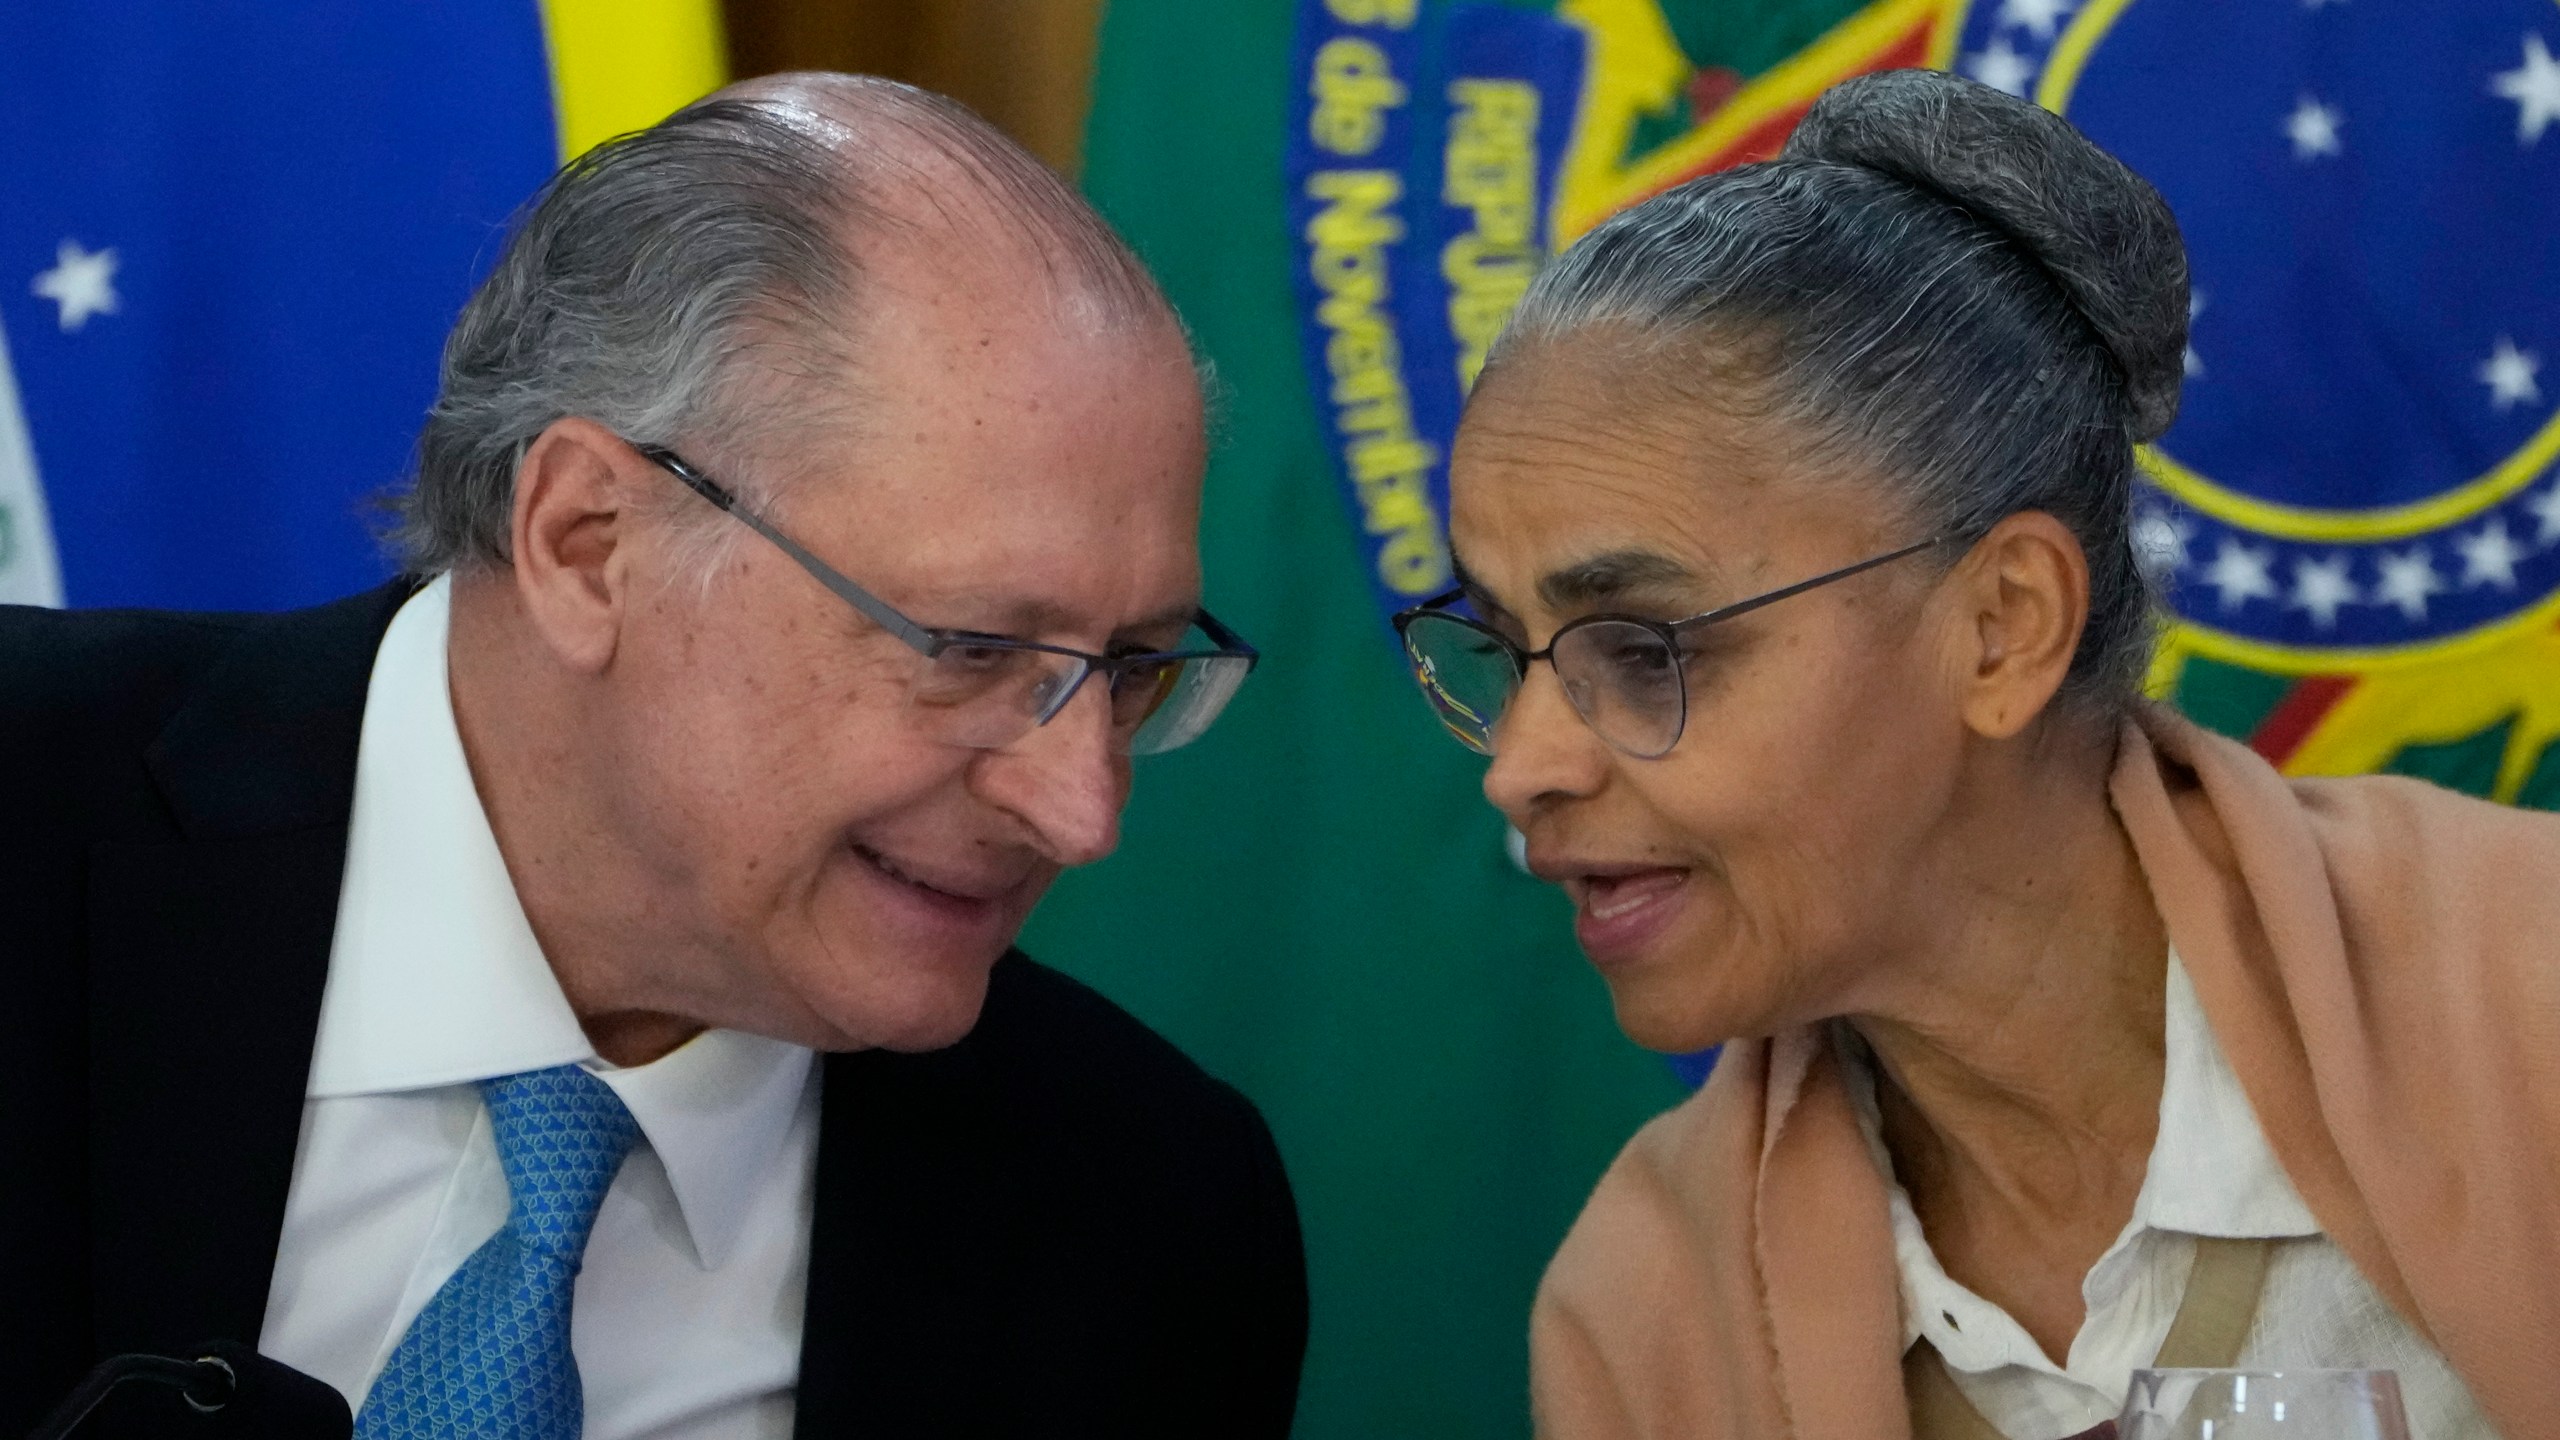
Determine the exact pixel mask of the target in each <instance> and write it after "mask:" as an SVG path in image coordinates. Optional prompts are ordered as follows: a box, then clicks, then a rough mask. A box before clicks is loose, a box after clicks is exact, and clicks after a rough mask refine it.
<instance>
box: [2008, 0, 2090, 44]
mask: <svg viewBox="0 0 2560 1440" xmlns="http://www.w3.org/2000/svg"><path fill="white" fill-rule="evenodd" d="M2078 3H2079V0H2000V23H2001V24H2003V25H2015V26H2017V27H2018V28H2019V29H2021V30H2030V31H2033V32H2034V33H2035V37H2036V38H2037V39H2039V40H2050V39H2052V38H2053V27H2054V26H2055V25H2056V24H2057V23H2059V22H2060V21H2061V19H2062V17H2063V16H2065V15H2068V14H2070V13H2071V7H2072V6H2073V5H2075V4H2078Z"/></svg>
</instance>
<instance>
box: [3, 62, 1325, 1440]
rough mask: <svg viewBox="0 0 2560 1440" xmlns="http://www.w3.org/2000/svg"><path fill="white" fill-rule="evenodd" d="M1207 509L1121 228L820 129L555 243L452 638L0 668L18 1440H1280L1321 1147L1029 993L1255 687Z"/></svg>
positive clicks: (440, 497) (910, 101) (1166, 1053)
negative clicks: (1139, 761)
mask: <svg viewBox="0 0 2560 1440" xmlns="http://www.w3.org/2000/svg"><path fill="white" fill-rule="evenodd" d="M1202 451H1203V441H1202V425H1201V405H1200V392H1199V387H1198V384H1197V382H1196V377H1195V372H1194V369H1193V365H1192V360H1191V357H1190V354H1189V350H1188V346H1187V343H1186V340H1185V337H1184V335H1183V332H1182V329H1181V326H1180V324H1179V322H1178V321H1177V320H1176V319H1175V318H1174V316H1173V314H1172V312H1171V310H1170V309H1169V308H1168V307H1167V305H1166V303H1165V301H1164V299H1163V297H1162V296H1161V294H1160V293H1159V292H1158V291H1157V290H1156V288H1155V286H1154V284H1153V283H1152V282H1151V281H1150V280H1149V279H1148V277H1147V276H1146V274H1145V272H1144V271H1143V269H1142V268H1141V267H1140V266H1139V264H1138V262H1137V261H1136V260H1135V259H1134V258H1133V257H1132V256H1131V254H1130V253H1129V251H1128V250H1127V248H1126V247H1125V246H1123V245H1122V244H1121V243H1120V242H1119V240H1118V239H1117V238H1116V237H1114V236H1113V235H1112V234H1111V232H1110V230H1109V229H1108V228H1107V227H1106V226H1105V225H1104V223H1103V222H1102V221H1101V220H1100V219H1099V218H1097V217H1096V216H1095V215H1094V214H1093V213H1092V212H1091V211H1090V210H1089V209H1087V208H1086V207H1085V205H1084V204H1083V202H1082V201H1081V200H1079V199H1078V198H1077V197H1076V196H1075V195H1074V193H1073V192H1072V191H1071V190H1069V189H1068V188H1067V187H1066V186H1064V185H1063V184H1061V183H1060V182H1059V181H1058V180H1057V179H1056V178H1055V177H1054V176H1052V175H1051V174H1050V173H1049V172H1047V171H1046V170H1044V169H1042V168H1041V167H1040V166H1039V164H1038V163H1037V162H1036V161H1034V160H1032V159H1031V158H1030V157H1029V156H1027V155H1025V154H1024V153H1022V152H1021V151H1020V150H1018V149H1016V148H1015V147H1013V146H1012V145H1011V144H1010V143H1008V142H1007V141H1006V140H1004V139H1003V138H1002V137H1000V136H999V135H997V134H996V133H995V132H994V131H992V130H991V129H989V128H988V127H987V126H986V125H985V124H984V123H983V122H981V121H979V120H978V119H977V118H975V117H974V116H972V115H970V114H969V113H968V112H967V111H965V110H963V109H961V108H960V107H958V106H956V105H953V104H951V103H950V102H948V101H944V100H941V99H939V98H936V97H934V96H930V95H926V94H923V93H921V92H917V91H914V90H910V89H907V88H904V87H900V86H895V85H891V84H888V83H885V82H880V81H873V80H863V79H855V78H850V77H844V76H794V77H783V78H780V79H775V80H768V81H763V82H757V83H754V84H749V85H744V86H740V87H737V88H735V89H733V90H730V91H728V92H725V93H724V94H722V95H718V96H715V97H713V98H711V99H709V100H706V101H704V102H702V103H700V104H697V105H695V106H693V107H692V108H690V109H688V110H686V111H684V112H682V113H680V114H678V115H676V116H675V117H673V118H671V119H669V120H668V121H666V122H665V123H663V124H661V125H659V126H657V127H656V128H655V129H652V130H649V131H646V132H644V133H641V134H638V135H634V136H629V137H625V138H624V139H621V140H618V141H615V142H612V143H610V144H608V145H606V146H604V147H602V148H601V149H599V150H597V151H596V152H594V153H592V154H590V155H588V156H586V157H585V158H583V159H581V160H579V161H577V162H575V163H573V164H572V165H571V166H570V167H569V168H568V169H567V170H565V171H564V172H563V173H562V174H561V175H560V177H559V178H558V179H557V180H555V181H554V182H553V184H552V185H551V187H550V188H549V190H548V191H547V192H546V193H545V194H544V196H543V197H542V199H541V201H540V203H539V204H538V205H537V206H536V207H535V208H534V209H533V210H532V212H531V213H530V215H529V216H528V217H527V218H526V220H525V221H524V223H523V224H522V226H521V227H520V229H519V231H518V233H517V234H516V235H515V236H514V237H513V238H512V240H511V241H510V243H509V244H508V246H507V248H506V250H505V252H504V254H503V255H502V256H501V257H500V259H499V260H498V263H497V266H496V268H495V270H494V272H493V273H492V274H491V276H490V277H489V279H488V281H487V282H486V283H485V284H484V285H483V286H482V287H481V289H480V291H479V293H478V294H477V295H476V296H475V297H474V298H473V299H472V301H471V303H470V305H469V307H468V308H467V309H466V310H465V311H464V313H463V316H462V318H461V321H460V323H459V325H458V326H457V328H456V330H455V332H454V335H453V337H452V339H451V341H450V342H449V344H448V346H447V349H446V354H445V363H444V380H443V389H442V394H441V396H440V397H439V399H438V401H437V404H436V408H435V411H434V413H433V416H432V417H431V419H430V421H429V423H428V427H427V431H426V435H425V438H424V441H423V443H422V446H421V463H420V467H419V476H418V481H417V484H416V487H415V489H414V492H413V493H411V494H410V495H409V496H408V497H407V498H406V500H405V502H404V507H403V513H402V521H403V524H402V528H401V532H400V538H401V541H402V544H403V545H404V547H405V550H406V555H407V559H408V562H409V565H408V568H409V570H410V572H411V575H412V577H413V578H410V579H405V580H403V581H401V582H399V583H396V584H394V585H391V586H388V587H386V588H384V589H382V590H379V591H376V592H374V593H372V594H369V595H362V596H357V597H355V598H353V599H350V600H346V601H343V602H340V603H338V604H335V605H330V606H326V607H323V608H320V609H317V610H311V611H305V612H301V613H297V614H288V615H279V616H274V617H266V618H250V617H238V616H219V617H217V616H174V615H144V614H92V615H56V614H51V613H44V612H33V611H8V612H0V756H5V757H7V759H6V764H5V767H0V815H5V816H6V817H7V819H6V822H5V826H0V984H5V986H6V994H7V1000H6V1003H5V1004H0V1147H5V1149H4V1150H0V1154H4V1155H5V1159H0V1296H5V1297H6V1302H5V1307H0V1434H7V1435H15V1434H17V1433H19V1432H20V1431H21V1430H22V1429H23V1428H24V1427H25V1426H27V1425H28V1424H30V1423H32V1422H33V1421H34V1420H35V1419H36V1417H37V1416H38V1415H39V1414H40V1413H41V1412H42V1411H43V1410H44V1409H45V1408H46V1407H47V1406H48V1405H49V1404H50V1403H51V1402H52V1401H53V1400H54V1398H55V1397H56V1396H58V1395H59V1394H60V1393H61V1392H63V1391H64V1390H65V1389H67V1388H68V1387H69V1386H70V1385H71V1384H72V1383H73V1382H74V1380H76V1379H77V1378H78V1377H79V1375H80V1374H81V1373H82V1371H83V1369H84V1368H85V1367H87V1366H88V1365H90V1364H91V1363H92V1362H93V1361H94V1360H95V1359H97V1358H98V1357H100V1356H103V1355H107V1354H110V1353H113V1352H117V1351H125V1350H169V1349H172V1348H174V1347H180V1346H185V1345H189V1344H191V1343H194V1342H197V1341H201V1340H204V1339H206V1338H207V1337H231V1338H237V1339H241V1340H254V1341H255V1342H256V1343H257V1345H258V1348H259V1349H260V1350H262V1351H263V1352H265V1353H266V1354H267V1355H269V1356H271V1357H274V1358H275V1359H278V1360H281V1361H283V1362H285V1363H286V1364H289V1365H291V1366H294V1367H296V1368H298V1369H300V1370H303V1371H305V1372H308V1373H309V1374H311V1375H314V1376H317V1377H318V1378H320V1379H321V1380H324V1381H326V1382H327V1383H328V1384H329V1385H331V1386H333V1387H335V1388H336V1389H337V1390H338V1391H339V1392H341V1393H342V1394H343V1395H344V1396H345V1397H346V1399H347V1401H348V1403H349V1405H350V1406H351V1408H352V1409H353V1410H354V1417H355V1425H356V1432H357V1434H358V1435H359V1436H364V1437H389V1436H412V1435H416V1436H424V1435H437V1436H446V1435H473V1436H490V1437H498V1436H505V1437H510V1440H555V1437H556V1440H569V1437H575V1436H578V1435H580V1434H582V1433H583V1434H584V1435H586V1436H589V1437H595V1440H622V1437H639V1436H650V1437H677V1436H684V1437H748V1436H783V1435H790V1434H798V1435H801V1436H804V1437H806V1436H835V1435H861V1436H892V1435H921V1434H933V1435H1004V1434H1025V1435H1028V1434H1039V1435H1064V1434H1113V1435H1128V1434H1148V1433H1175V1432H1179V1433H1182V1434H1186V1435H1217V1436H1250V1435H1275V1436H1276V1435H1281V1434H1284V1433H1285V1432H1286V1431H1287V1429H1288V1427H1289V1420H1290V1414H1291V1410H1292V1407H1293V1403H1294V1398H1295V1393H1296V1385H1297V1372H1298V1363H1299V1357H1300V1353H1301V1351H1302V1348H1303V1344H1304V1338H1305V1326H1306V1298H1305V1279H1304V1266H1303V1260H1302V1255H1301V1250H1300V1244H1299V1236H1298V1230H1297V1222H1296V1218H1295V1210H1294V1206H1293V1204H1292V1201H1291V1198H1290V1194H1289V1189H1288V1184H1287V1181H1286V1179H1285V1177H1284V1176H1283V1174H1282V1171H1281V1167H1280V1161H1279V1157H1278V1155H1277V1153H1276V1151H1275V1150H1274V1148H1273V1146H1272V1143H1271V1139H1270V1136H1269V1134H1268V1132H1267V1131H1266V1130H1265V1129H1264V1127H1263V1125H1262V1122H1261V1120H1260V1118H1259V1116H1257V1115H1256V1113H1255V1112H1254V1110H1253V1108H1252V1107H1251V1105H1249V1104H1248V1103H1247V1102H1246V1101H1244V1100H1243V1099H1242V1098H1241V1097H1240V1096H1239V1095H1237V1094H1236V1093H1235V1092H1234V1091H1232V1090H1230V1089H1228V1088H1227V1087H1225V1086H1224V1085H1221V1084H1219V1083H1218V1082H1216V1081H1214V1080H1212V1079H1210V1078H1209V1077H1207V1076H1206V1075H1205V1074H1203V1073H1202V1072H1201V1071H1200V1070H1199V1069H1198V1068H1197V1067H1195V1066H1194V1065H1192V1064H1191V1063H1190V1062H1189V1061H1187V1060H1186V1059H1184V1058H1183V1057H1182V1056H1181V1055H1180V1054H1179V1053H1177V1052H1176V1051H1175V1050H1174V1049H1173V1048H1172V1047H1170V1046H1169V1045H1167V1044H1166V1043H1165V1042H1164V1041H1162V1040H1160V1039H1158V1038H1157V1037H1156V1036H1154V1035H1153V1034H1151V1033H1149V1032H1148V1031H1147V1030H1145V1029H1144V1028H1143V1027H1141V1026H1140V1025H1138V1024H1137V1023H1136V1022H1135V1021H1133V1020H1131V1019H1130V1018H1129V1017H1128V1016H1126V1015H1125V1014H1123V1013H1122V1012H1120V1011H1119V1010H1117V1009H1115V1008H1114V1007H1113V1006H1112V1005H1111V1004H1110V1003H1109V1002H1107V1001H1105V1000H1103V999H1101V998H1100V997H1099V996H1096V995H1095V994H1093V993H1092V992H1091V991H1088V990H1086V989H1084V988H1083V987H1082V986H1079V985H1077V984H1076V983H1074V982H1073V981H1070V980H1067V979H1065V978H1064V977H1062V976H1060V975H1058V974H1056V973H1054V972H1051V971H1049V970H1045V969H1042V968H1041V967H1039V966H1037V965H1035V964H1034V963H1032V962H1031V961H1030V960H1028V959H1025V958H1023V957H1022V956H1021V955H1019V954H1018V953H1013V952H1012V951H1011V950H1010V948H1009V947H1010V945H1011V943H1012V940H1013V937H1014V935H1015V932H1016V931H1017V929H1018V928H1019V927H1020V926H1021V924H1022V923H1023V920H1024V918H1025V917H1026V916H1027V915H1028V914H1029V912H1030V910H1031V907H1032V905H1033V903H1034V902H1035V901H1036V900H1037V899H1038V898H1039V897H1040V895H1041V893H1042V891H1043V890H1045V889H1046V888H1047V886H1048V884H1049V882H1050V880H1051V879H1052V878H1054V877H1055V876H1056V875H1057V873H1058V872H1059V871H1060V870H1061V869H1063V868H1064V867H1066V866H1070V865H1080V864H1085V863H1087V862H1090V861H1093V860H1097V859H1100V858H1101V857H1102V856H1104V855H1105V854H1107V853H1109V852H1110V850H1111V848H1112V846H1113V843H1114V840H1115V838H1116V834H1117V824H1118V816H1119V812H1120V808H1121V805H1122V802H1123V801H1124V799H1125V798H1126V796H1127V794H1128V788H1129V779H1130V756H1131V755H1132V754H1133V753H1137V754H1143V753H1148V752H1151V751H1155V750H1162V749H1167V748H1171V747H1172V746H1174V745H1179V744H1181V743H1183V742H1184V741H1187V740H1189V739H1191V738H1192V737H1194V736H1196V735H1197V734H1198V733H1199V732H1200V730H1201V729H1202V728H1203V727H1205V726H1206V725H1207V724H1208V723H1209V721H1210V720H1211V719H1213V718H1214V717H1215V715H1216V713H1217V711H1218V710H1219V708H1220V707H1221V706H1222V705H1223V704H1224V703H1225V701H1226V699H1227V697H1228V696H1229V695H1230V694H1232V693H1233V691H1234V688H1235V686H1236V685H1237V683H1239V682H1240V681H1241V680H1242V679H1243V678H1244V673H1245V671H1246V670H1248V669H1249V668H1250V667H1251V664H1252V658H1253V652H1252V651H1251V649H1250V648H1248V647H1247V646H1246V645H1245V644H1244V643H1243V642H1242V641H1241V640H1240V639H1238V638H1237V637H1236V636H1235V635H1234V634H1232V633H1231V632H1229V631H1227V630H1226V629H1224V627H1222V626H1221V625H1219V623H1218V622H1217V621H1216V620H1215V619H1213V618H1211V617H1210V616H1209V615H1208V614H1207V613H1206V612H1205V611H1203V610H1201V609H1200V608H1199V603H1200V597H1199V589H1200V582H1199V574H1198V558H1197V550H1196V544H1195V530H1196V526H1197V519H1198V506H1199V487H1200V473H1201V467H1202ZM1153 938H1154V937H1142V936H1132V937H1131V939H1132V941H1133V942H1136V943H1146V942H1149V941H1152V939H1153ZM1188 958H1190V957H1184V956H1182V955H1180V954H1179V953H1178V952H1175V951H1173V950H1170V949H1168V951H1167V952H1166V954H1165V962H1166V963H1168V964H1175V963H1183V962H1184V961H1185V960H1186V959H1188ZM131 1408H134V1409H135V1410H136V1411H137V1412H150V1413H138V1414H137V1417H136V1423H139V1424H141V1425H142V1426H143V1428H144V1429H146V1430H148V1429H150V1428H151V1427H152V1426H154V1425H167V1426H170V1427H176V1426H179V1425H181V1424H182V1423H184V1422H185V1418H186V1412H185V1411H184V1410H182V1409H181V1408H179V1407H178V1406H177V1404H176V1402H175V1400H174V1399H170V1400H168V1401H167V1402H166V1403H164V1404H162V1405H160V1406H158V1407H157V1408H156V1409H155V1408H154V1407H153V1406H152V1405H150V1404H149V1403H147V1402H146V1403H142V1404H138V1405H136V1406H134V1407H131ZM171 1433H178V1432H177V1431H176V1430H175V1429H173V1430H172V1432H171ZM184 1433H194V1432H192V1431H186V1432H184Z"/></svg>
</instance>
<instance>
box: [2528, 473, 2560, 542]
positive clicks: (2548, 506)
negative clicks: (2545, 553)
mask: <svg viewBox="0 0 2560 1440" xmlns="http://www.w3.org/2000/svg"><path fill="white" fill-rule="evenodd" d="M2524 508H2526V509H2527V510H2530V511H2532V512H2533V518H2534V519H2536V520H2539V521H2541V522H2542V533H2541V534H2539V535H2536V536H2534V537H2533V543H2535V544H2537V545H2548V544H2550V543H2552V542H2553V541H2555V540H2560V480H2555V481H2554V482H2553V483H2552V486H2551V488H2550V489H2548V490H2545V491H2543V492H2542V493H2541V494H2539V495H2536V496H2534V497H2533V498H2532V499H2530V500H2527V501H2526V502H2524Z"/></svg>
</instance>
